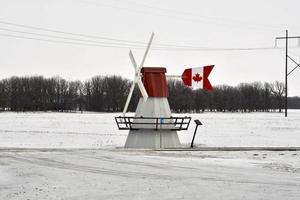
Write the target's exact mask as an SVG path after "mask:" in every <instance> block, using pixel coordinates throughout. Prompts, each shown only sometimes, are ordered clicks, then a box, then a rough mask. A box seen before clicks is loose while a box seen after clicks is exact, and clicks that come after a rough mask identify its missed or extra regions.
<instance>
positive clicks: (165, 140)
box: [125, 130, 181, 149]
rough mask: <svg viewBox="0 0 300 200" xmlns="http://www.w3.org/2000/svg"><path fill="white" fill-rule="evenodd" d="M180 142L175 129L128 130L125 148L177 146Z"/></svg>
mask: <svg viewBox="0 0 300 200" xmlns="http://www.w3.org/2000/svg"><path fill="white" fill-rule="evenodd" d="M180 146H181V145H180V142H179V138H178V135H177V132H176V131H164V130H163V131H155V130H137V131H130V132H129V134H128V136H127V140H126V143H125V148H144V149H161V148H179V147H180Z"/></svg>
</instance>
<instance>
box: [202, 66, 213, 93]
mask: <svg viewBox="0 0 300 200" xmlns="http://www.w3.org/2000/svg"><path fill="white" fill-rule="evenodd" d="M213 68H214V65H209V66H204V68H203V89H205V90H212V89H213V87H212V86H211V84H210V82H209V80H208V76H209V74H210V72H211V70H212V69H213Z"/></svg>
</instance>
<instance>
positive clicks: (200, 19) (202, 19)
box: [79, 0, 282, 31]
mask: <svg viewBox="0 0 300 200" xmlns="http://www.w3.org/2000/svg"><path fill="white" fill-rule="evenodd" d="M79 1H81V2H84V3H87V4H94V5H97V6H101V7H103V6H105V7H109V8H113V9H118V10H122V11H127V12H130V13H132V12H135V13H138V14H143V15H145V14H146V15H154V14H153V12H147V11H142V10H140V9H139V10H137V9H132V8H131V7H129V8H128V7H124V6H119V5H120V4H118V5H112V4H107V3H101V2H99V1H92V0H79ZM131 2H132V1H131ZM132 3H133V2H132ZM134 4H137V5H140V6H143V7H148V8H153V9H154V8H155V10H169V11H173V12H174V10H171V9H165V8H159V7H154V6H149V5H146V4H141V3H136V2H134ZM176 12H177V13H178V12H179V13H180V11H176ZM187 14H188V13H185V14H183V13H182V14H181V15H186V16H184V17H182V16H178V15H176V14H172V13H171V14H170V13H169V14H166V12H164V13H163V14H162V13H155V16H162V17H168V18H171V19H172V20H174V19H176V20H180V21H185V22H192V23H199V22H200V23H206V24H209V25H212V24H217V25H221V26H228V24H227V25H226V24H225V23H224V22H222V21H221V20H223V19H218V18H213V17H204V16H197V17H196V18H195V15H194V17H191V16H187ZM188 15H191V14H190V13H189V14H188ZM223 21H224V20H223ZM231 21H232V22H233V23H231V25H229V26H232V25H235V24H238V27H236V28H241V26H243V27H246V28H248V29H255V30H268V31H270V30H271V31H274V30H275V31H279V30H282V27H275V26H270V25H263V24H253V23H252V25H251V23H249V22H243V21H238V20H231ZM257 27H260V28H257ZM267 27H269V28H267ZM271 27H272V28H271ZM227 28H228V27H227Z"/></svg>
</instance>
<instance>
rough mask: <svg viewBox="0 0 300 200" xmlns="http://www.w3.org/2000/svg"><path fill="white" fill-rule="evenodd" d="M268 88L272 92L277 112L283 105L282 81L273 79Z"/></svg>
mask: <svg viewBox="0 0 300 200" xmlns="http://www.w3.org/2000/svg"><path fill="white" fill-rule="evenodd" d="M270 90H271V92H272V94H273V95H274V96H275V99H276V101H277V105H278V109H279V112H281V110H282V107H283V95H284V83H282V82H279V81H275V82H274V83H272V84H271V85H270Z"/></svg>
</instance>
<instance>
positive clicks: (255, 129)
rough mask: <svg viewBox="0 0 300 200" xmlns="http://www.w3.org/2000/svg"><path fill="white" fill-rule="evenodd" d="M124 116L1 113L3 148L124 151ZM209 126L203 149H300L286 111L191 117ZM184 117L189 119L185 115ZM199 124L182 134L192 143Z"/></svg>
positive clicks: (299, 133)
mask: <svg viewBox="0 0 300 200" xmlns="http://www.w3.org/2000/svg"><path fill="white" fill-rule="evenodd" d="M119 115H120V113H83V114H81V113H9V112H8V113H0V147H30V148H69V147H72V148H73V147H74V148H106V147H122V146H123V145H124V143H125V140H126V136H127V133H128V131H119V130H118V129H117V125H116V124H115V120H114V117H115V116H119ZM187 115H189V116H192V118H193V119H199V120H200V121H201V122H202V123H203V124H204V125H203V126H201V127H199V128H198V133H197V136H196V139H195V143H196V144H197V145H200V146H300V111H299V110H291V111H289V117H288V118H285V117H284V115H283V113H204V114H187ZM183 116H184V115H183ZM194 129H195V124H194V122H193V121H192V123H191V126H190V128H189V130H188V131H182V132H179V133H178V134H179V137H180V140H181V142H182V143H183V144H188V143H190V142H191V139H192V135H193V132H194Z"/></svg>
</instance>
